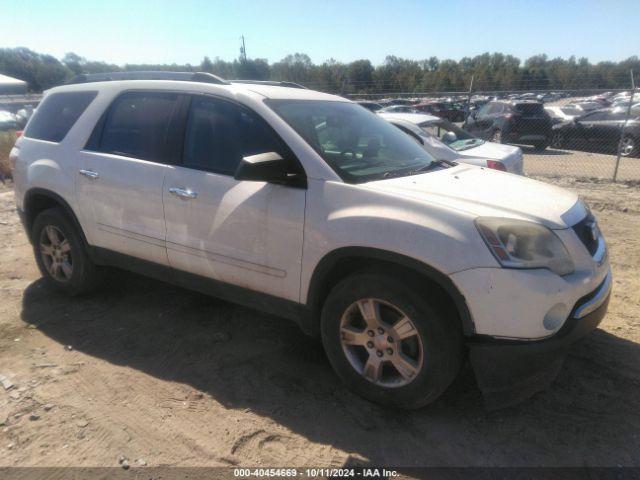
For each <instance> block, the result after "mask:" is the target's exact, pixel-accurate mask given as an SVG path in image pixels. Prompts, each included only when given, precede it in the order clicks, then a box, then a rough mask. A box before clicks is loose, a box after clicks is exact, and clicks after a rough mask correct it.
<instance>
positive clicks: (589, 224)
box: [572, 213, 600, 256]
mask: <svg viewBox="0 0 640 480" xmlns="http://www.w3.org/2000/svg"><path fill="white" fill-rule="evenodd" d="M572 228H573V231H574V232H576V235H578V238H579V239H580V241H581V242H582V243H583V244H584V246H585V247H586V248H587V250H588V251H589V253H590V254H591V255H592V256H593V255H594V254H595V253H596V250H598V241H599V237H600V230H599V229H598V223H597V222H596V219H595V217H594V216H593V215H592V214H591V213H589V214H588V215H587V216H586V217H584V218H583V219H582V220H581V221H580V222H578V223H576V224H575V225H574V226H573V227H572Z"/></svg>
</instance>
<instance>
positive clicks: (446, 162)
mask: <svg viewBox="0 0 640 480" xmlns="http://www.w3.org/2000/svg"><path fill="white" fill-rule="evenodd" d="M442 165H447V166H449V167H453V166H455V165H457V163H456V162H452V161H451V160H445V159H444V158H441V159H438V160H432V161H430V162H429V163H427V164H426V165H423V166H422V167H419V168H414V169H413V170H396V171H394V172H385V173H384V174H383V175H382V178H392V177H408V176H410V175H418V174H420V173H424V172H428V171H429V170H433V169H434V168H435V167H438V166H442Z"/></svg>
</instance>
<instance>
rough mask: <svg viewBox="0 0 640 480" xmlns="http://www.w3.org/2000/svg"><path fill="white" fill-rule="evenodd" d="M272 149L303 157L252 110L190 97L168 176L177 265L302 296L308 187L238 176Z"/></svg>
mask: <svg viewBox="0 0 640 480" xmlns="http://www.w3.org/2000/svg"><path fill="white" fill-rule="evenodd" d="M272 151H275V152H277V153H279V154H280V155H281V156H282V157H283V158H288V159H290V160H291V161H297V160H295V159H294V158H293V157H292V153H291V152H290V151H289V150H288V148H287V147H286V145H285V144H284V143H283V142H282V140H281V139H280V138H279V137H278V136H277V135H276V133H275V132H274V131H273V129H271V127H270V126H268V125H267V123H266V122H265V121H264V120H263V119H262V118H260V117H259V116H258V115H257V114H255V113H254V112H252V111H250V110H248V109H247V108H245V107H243V106H241V105H239V104H237V103H235V102H232V101H230V100H226V99H221V98H216V97H212V96H205V95H194V96H193V97H192V99H191V104H190V108H189V111H188V116H187V120H186V134H185V137H184V152H183V163H182V165H180V166H175V167H172V168H170V169H168V171H167V175H166V177H165V180H164V189H163V201H164V208H165V219H166V230H167V252H168V256H169V262H170V265H171V266H172V267H173V268H175V269H178V270H182V271H185V272H189V273H193V274H197V275H201V276H205V277H209V278H212V279H214V280H218V281H221V282H224V283H228V284H232V285H236V286H240V287H244V288H247V289H250V290H254V291H258V292H262V293H267V294H270V295H273V296H277V297H281V298H286V299H288V300H292V301H296V302H297V301H298V300H299V289H300V266H301V261H302V234H303V227H304V211H305V199H306V189H304V188H296V187H292V186H287V185H279V184H272V183H267V182H250V181H238V180H236V179H234V173H235V170H236V168H237V166H238V163H239V162H240V159H241V158H242V157H244V156H248V155H254V154H259V153H266V152H272Z"/></svg>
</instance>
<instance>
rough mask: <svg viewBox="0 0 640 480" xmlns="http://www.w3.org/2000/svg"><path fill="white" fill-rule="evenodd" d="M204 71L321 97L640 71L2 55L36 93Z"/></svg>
mask: <svg viewBox="0 0 640 480" xmlns="http://www.w3.org/2000/svg"><path fill="white" fill-rule="evenodd" d="M140 70H162V71H202V72H209V73H213V74H215V75H219V76H221V77H222V78H226V79H251V80H286V81H290V82H297V83H300V84H302V85H305V86H307V87H309V88H312V89H315V90H321V91H325V92H331V93H338V94H343V95H363V94H377V93H380V94H384V93H388V94H391V93H400V92H402V93H413V92H416V93H417V92H466V91H468V90H469V88H470V86H471V80H472V77H473V90H474V91H487V92H489V91H505V90H520V91H521V90H527V91H529V90H534V91H535V90H581V89H585V90H594V89H625V88H629V86H630V78H629V71H630V70H633V71H634V72H638V71H640V59H639V58H638V57H637V56H633V57H630V58H628V59H626V60H622V61H620V62H611V61H606V62H599V63H595V64H594V63H590V62H589V60H588V59H586V58H580V59H576V58H575V57H570V58H568V59H563V58H552V59H550V58H548V57H547V56H546V55H536V56H533V57H530V58H528V59H526V60H525V61H524V62H522V61H521V60H520V59H519V58H516V57H514V56H512V55H505V54H502V53H484V54H482V55H478V56H475V57H473V58H471V57H464V58H462V59H461V60H459V61H456V60H441V59H439V58H437V57H435V56H432V57H429V58H427V59H425V60H410V59H405V58H400V57H396V56H392V55H390V56H387V57H386V58H385V60H384V62H383V63H382V64H381V65H373V64H372V63H371V62H370V61H369V60H366V59H363V60H355V61H353V62H349V63H343V62H338V61H336V60H333V59H330V60H327V61H325V62H323V63H321V64H314V63H313V62H312V61H311V59H310V58H309V56H308V55H306V54H304V53H294V54H291V55H287V56H286V57H285V58H283V59H282V60H280V61H278V62H275V63H271V64H270V63H269V62H268V61H267V60H265V59H261V58H256V59H244V58H239V59H235V60H233V61H226V60H222V59H220V58H218V57H215V58H214V59H213V60H211V59H210V58H209V57H204V59H203V60H202V62H201V63H200V64H199V65H191V64H185V65H179V64H175V63H174V64H162V65H156V64H140V65H135V64H126V65H124V66H120V65H114V64H109V63H106V62H100V61H90V60H87V59H85V58H83V57H81V56H79V55H77V54H75V53H67V54H66V55H65V56H64V58H62V59H60V60H59V59H57V58H55V57H53V56H51V55H46V54H42V53H37V52H34V51H32V50H29V49H28V48H24V47H18V48H2V49H0V73H2V74H5V75H9V76H11V77H15V78H19V79H21V80H24V81H26V82H27V83H28V84H29V90H30V91H32V92H41V91H43V90H46V89H48V88H51V87H53V86H56V85H60V84H62V83H64V82H66V81H68V80H69V79H70V78H72V77H73V76H74V75H77V74H80V73H104V72H115V71H140Z"/></svg>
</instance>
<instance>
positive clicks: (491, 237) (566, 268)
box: [476, 217, 574, 275]
mask: <svg viewBox="0 0 640 480" xmlns="http://www.w3.org/2000/svg"><path fill="white" fill-rule="evenodd" d="M476 227H477V228H478V231H479V232H480V235H481V236H482V238H483V239H484V241H485V243H486V244H487V247H489V250H491V253H493V255H494V257H496V260H498V262H499V263H500V265H502V266H503V267H507V268H548V269H549V270H551V271H552V272H554V273H556V274H557V275H568V274H569V273H572V272H573V270H574V266H573V261H572V260H571V257H570V256H569V252H567V249H566V248H565V246H564V244H563V243H562V241H561V240H560V239H559V238H558V237H557V235H556V234H555V233H553V232H552V231H551V230H550V229H548V228H547V227H545V226H544V225H540V224H538V223H533V222H527V221H524V220H516V219H510V218H498V217H480V218H477V219H476Z"/></svg>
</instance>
